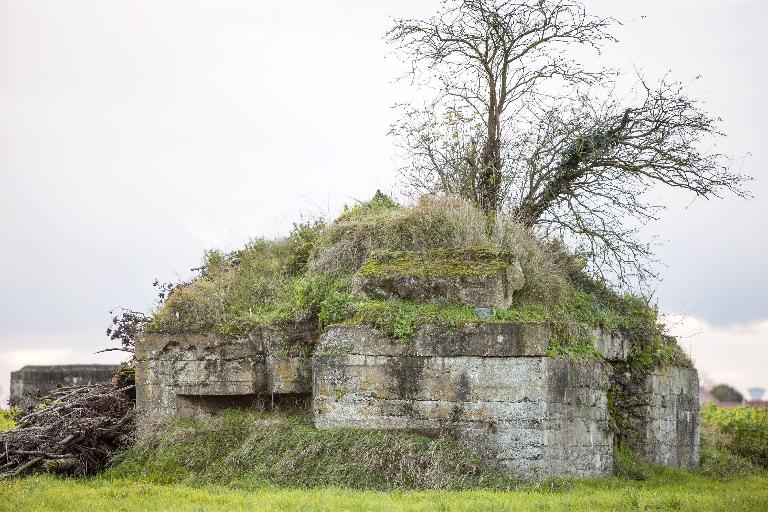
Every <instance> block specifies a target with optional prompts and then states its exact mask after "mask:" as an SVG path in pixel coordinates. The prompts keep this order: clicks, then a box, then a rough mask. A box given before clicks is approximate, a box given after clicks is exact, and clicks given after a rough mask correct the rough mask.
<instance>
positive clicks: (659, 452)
mask: <svg viewBox="0 0 768 512" xmlns="http://www.w3.org/2000/svg"><path fill="white" fill-rule="evenodd" d="M433 256H434V255H432V254H428V255H426V256H425V255H424V254H411V253H390V254H389V255H387V256H385V257H382V256H376V257H374V258H372V259H371V260H369V261H368V262H367V263H366V265H364V266H363V268H362V269H361V270H360V272H358V274H357V275H356V276H355V279H354V281H353V285H352V291H353V293H355V294H358V296H363V297H376V298H382V297H384V298H386V297H397V300H408V301H411V302H415V303H419V302H430V301H442V302H445V301H449V302H455V303H456V302H457V303H460V304H463V305H469V306H472V305H474V306H477V307H478V308H482V309H483V310H486V312H487V310H490V309H493V308H506V307H509V304H510V303H511V301H512V297H513V294H514V292H515V291H516V290H518V289H520V287H522V285H523V277H522V273H521V272H520V267H519V264H518V263H517V261H516V260H515V259H514V258H511V257H508V256H507V255H503V257H499V254H498V253H488V252H484V253H482V256H481V257H480V264H479V265H478V264H477V263H478V259H477V258H475V259H472V258H471V257H470V255H467V254H463V253H461V252H452V253H451V254H450V255H449V260H450V261H449V263H451V264H449V265H431V266H430V265H426V266H425V265H422V264H421V263H420V262H421V261H424V260H425V258H426V259H429V258H431V257H433ZM462 258H464V259H470V260H471V261H470V264H471V265H469V267H470V268H471V269H472V272H471V273H470V274H471V275H469V274H466V273H463V272H456V271H455V266H454V265H453V263H457V264H460V263H461V260H462ZM425 269H426V270H425ZM477 269H480V270H479V271H478V270H477ZM465 285H466V286H465ZM467 290H469V291H467ZM478 311H479V310H478ZM305 334H306V333H305ZM561 334H562V333H558V332H556V331H555V330H554V329H553V328H552V327H551V326H550V325H549V324H548V323H547V322H545V321H541V322H531V321H526V322H513V321H491V319H485V320H478V321H472V322H464V323H458V324H450V323H445V322H439V321H436V322H428V323H424V324H421V325H419V326H418V328H417V329H416V330H415V332H414V334H413V336H412V337H410V338H409V339H407V340H403V339H396V338H394V337H393V336H391V335H388V334H386V333H384V332H382V331H381V330H379V329H377V328H375V327H373V326H371V325H367V324H360V323H355V322H347V323H341V324H337V325H330V326H327V327H326V328H325V329H324V330H323V332H322V333H320V334H319V335H318V336H317V337H316V338H314V339H312V340H311V343H307V342H306V341H307V340H306V339H304V340H302V341H301V343H297V342H296V340H295V339H292V334H291V329H285V328H281V327H263V328H259V329H255V330H253V331H252V332H250V333H249V334H248V335H247V336H239V337H229V338H227V337H223V336H220V335H216V334H211V333H207V334H200V333H161V332H146V333H143V334H142V336H141V337H140V340H139V342H138V343H137V350H136V360H137V362H136V379H137V406H138V408H139V410H140V412H141V414H143V415H145V416H147V417H169V416H174V415H182V416H194V415H197V414H204V413H215V412H217V411H219V410H221V409H222V408H226V407H232V406H256V407H259V408H262V409H265V410H272V409H285V408H299V409H301V408H308V409H311V414H312V417H313V419H314V423H315V426H316V428H319V429H329V428H349V427H351V428H366V429H395V430H414V431H419V432H424V433H428V434H443V433H444V434H449V435H451V436H453V437H455V438H456V439H457V440H458V441H459V442H460V443H461V444H463V445H464V446H465V447H466V448H468V449H469V450H471V451H473V452H475V453H477V454H478V455H480V456H481V457H482V458H483V459H484V460H485V461H487V462H488V463H490V464H492V465H494V466H496V467H498V468H500V469H502V470H504V471H505V472H507V473H508V474H510V475H512V476H514V477H517V478H521V479H526V480H540V479H545V478H550V477H557V476H603V475H608V474H610V473H611V472H612V466H613V455H614V451H615V449H616V448H617V447H618V446H619V445H626V446H629V447H630V448H632V449H633V450H634V451H635V453H637V454H638V455H639V456H641V457H642V458H643V459H645V460H647V461H649V462H654V463H660V464H665V465H669V466H675V467H686V468H693V467H696V466H697V465H698V461H699V444H698V435H699V430H698V429H699V424H698V421H699V420H698V399H697V398H698V377H697V373H696V370H695V369H694V368H692V367H691V366H690V365H687V364H682V363H680V364H678V363H675V362H674V361H672V362H670V363H669V364H667V365H665V366H656V367H654V368H651V369H649V370H647V371H644V372H638V371H637V369H636V368H633V367H632V365H630V364H629V360H630V358H631V354H632V350H633V341H632V340H629V339H625V338H624V337H622V336H620V335H619V334H617V333H616V332H609V331H605V330H603V329H600V328H593V329H592V330H591V331H590V332H588V333H586V334H587V336H586V339H588V340H590V341H589V343H590V347H591V348H590V350H591V352H589V354H590V355H589V357H558V356H557V354H555V353H553V351H552V347H553V344H557V343H560V340H559V336H561ZM305 338H306V336H305ZM667 343H674V340H667Z"/></svg>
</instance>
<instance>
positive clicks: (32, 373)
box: [10, 364, 118, 400]
mask: <svg viewBox="0 0 768 512" xmlns="http://www.w3.org/2000/svg"><path fill="white" fill-rule="evenodd" d="M117 369H118V366H117V365H112V364H70V365H61V366H25V367H24V368H22V369H20V370H16V371H15V372H11V390H10V391H11V400H13V399H16V398H21V397H22V396H24V395H27V394H37V393H43V394H44V393H48V392H49V391H51V390H53V389H55V388H56V387H59V386H76V385H81V384H88V383H89V382H106V381H108V380H109V379H111V378H112V376H113V375H114V374H115V372H116V371H117Z"/></svg>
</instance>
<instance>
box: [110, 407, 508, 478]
mask: <svg viewBox="0 0 768 512" xmlns="http://www.w3.org/2000/svg"><path fill="white" fill-rule="evenodd" d="M106 477H108V478H113V477H115V478H132V479H137V480H139V481H142V482H148V483H162V484H179V483H183V484H185V485H192V486H199V485H208V484H220V485H227V486H230V487H234V488H241V489H254V488H261V487H264V486H281V487H316V486H329V485H333V486H340V487H350V488H358V489H392V490H394V489H399V490H407V489H466V488H476V487H485V488H500V487H507V486H509V485H511V484H512V482H511V481H510V480H509V479H508V478H505V477H504V476H502V475H501V474H500V473H499V472H498V471H496V470H493V469H491V468H490V467H488V466H487V465H486V464H485V463H483V462H482V461H480V459H479V458H478V457H477V456H475V455H473V454H471V453H469V452H467V451H466V450H464V449H462V448H461V447H459V445H458V444H457V443H456V442H455V441H454V440H452V439H449V438H447V437H438V438H429V437H425V436H423V435H419V434H413V433H406V432H395V431H375V430H356V429H334V430H316V429H315V428H314V426H313V425H312V422H311V418H310V417H308V416H305V415H287V414H280V413H274V412H272V413H259V412H257V411H244V410H228V411H226V412H224V413H222V414H221V415H219V416H217V417H213V418H208V419H206V420H201V421H193V420H178V421H176V422H175V423H173V424H172V425H170V426H169V427H168V428H167V429H165V428H164V429H163V431H162V432H158V434H157V435H156V437H154V438H152V440H151V441H148V442H144V443H140V444H137V445H135V446H134V447H132V448H131V449H129V450H128V451H127V452H125V453H124V454H123V455H122V456H120V457H119V458H118V460H117V465H116V466H115V467H113V468H112V469H110V470H109V471H108V472H107V473H106Z"/></svg>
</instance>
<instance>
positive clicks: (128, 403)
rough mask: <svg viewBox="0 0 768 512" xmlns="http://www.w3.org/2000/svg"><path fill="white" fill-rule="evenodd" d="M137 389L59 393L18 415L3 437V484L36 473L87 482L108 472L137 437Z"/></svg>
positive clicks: (97, 387)
mask: <svg viewBox="0 0 768 512" xmlns="http://www.w3.org/2000/svg"><path fill="white" fill-rule="evenodd" d="M132 388H133V386H123V387H118V386H116V385H115V383H114V382H113V383H104V384H89V385H86V386H73V387H66V388H58V389H56V390H54V391H52V392H51V393H50V394H48V395H46V396H44V397H43V398H42V399H41V400H40V401H39V402H37V403H30V404H26V407H24V408H23V409H22V410H20V411H18V412H16V413H15V414H14V420H15V423H16V428H15V429H13V430H9V431H6V432H0V479H2V478H5V477H10V476H16V475H24V474H29V473H36V472H52V473H58V474H66V475H75V476H83V475H87V474H91V473H95V472H97V471H99V470H101V469H103V468H104V467H105V466H106V465H107V463H108V462H109V459H110V457H111V456H112V454H113V453H114V452H115V451H116V450H118V449H119V448H122V447H124V446H127V445H128V444H129V443H130V442H131V440H132V438H133V432H134V404H133V400H131V398H130V396H129V394H128V393H127V392H128V391H129V390H131V389H132Z"/></svg>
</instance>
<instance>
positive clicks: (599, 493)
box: [0, 407, 768, 512]
mask: <svg viewBox="0 0 768 512" xmlns="http://www.w3.org/2000/svg"><path fill="white" fill-rule="evenodd" d="M702 419H703V427H704V429H703V430H704V435H703V438H702V443H703V449H702V468H701V470H700V471H698V472H696V473H690V472H686V471H681V470H674V469H669V468H662V467H657V466H650V465H645V464H639V463H638V462H637V461H636V460H634V459H632V457H629V453H624V452H620V454H619V457H618V458H617V461H616V464H617V472H618V474H621V475H624V477H622V478H619V477H613V478H603V479H598V478H592V479H584V480H575V479H563V480H554V481H550V482H545V483H541V484H519V483H515V482H514V481H512V480H510V479H508V478H503V477H500V476H499V475H498V474H496V472H495V471H493V470H491V469H490V468H488V467H485V466H483V464H482V463H480V462H479V461H477V460H473V459H472V457H471V456H470V454H468V453H466V452H465V451H463V449H461V448H460V447H458V446H456V445H455V444H454V443H452V442H450V441H448V440H445V439H439V438H438V439H431V438H427V437H424V436H419V435H417V434H409V433H396V432H376V431H359V430H354V429H338V430H331V431H316V430H314V429H313V428H312V427H311V424H310V423H309V422H308V420H307V418H305V417H303V416H302V415H275V414H274V413H272V414H271V415H267V414H265V413H259V412H255V411H228V412H225V413H223V414H221V415H220V416H217V417H214V418H210V419H208V420H205V421H190V420H177V421H176V422H174V423H172V424H168V425H165V426H164V427H163V428H162V430H160V431H159V432H158V435H157V437H155V438H154V439H153V440H152V442H150V443H148V444H146V443H145V444H142V443H140V444H138V445H136V446H134V447H133V448H131V449H129V450H128V451H126V452H124V453H123V454H121V455H120V456H119V457H117V458H116V460H115V464H116V465H115V466H114V467H112V468H111V469H109V470H107V471H106V472H105V473H102V474H101V475H98V476H94V477H90V478H84V479H72V478H58V477H54V476H50V475H42V476H31V477H26V478H19V479H9V480H1V479H0V512H5V511H9V512H25V511H30V512H38V511H40V512H46V511H50V512H54V511H56V512H58V511H61V512H64V511H67V512H69V511H102V510H108V511H114V512H121V511H125V512H128V511H144V510H149V511H206V512H207V511H224V510H226V511H241V510H242V511H246V510H248V511H261V510H263V511H283V510H285V511H307V512H310V511H332V510H348V511H432V510H457V511H473V512H474V511H485V510H488V511H528V510H530V511H561V510H562V511H609V510H610V511H651V510H653V511H678V510H690V511H699V510H703V511H707V512H713V511H720V510H723V511H739V510H748V511H753V510H754V511H764V510H768V473H766V471H765V470H764V469H763V467H762V465H761V462H762V461H763V460H764V459H763V457H764V454H765V450H764V448H763V444H764V443H763V442H762V441H763V440H764V434H765V431H766V423H765V420H766V415H765V412H764V411H753V410H749V409H746V408H742V409H729V410H725V411H721V410H719V409H715V408H711V407H709V408H705V410H704V413H703V415H702ZM741 434H744V435H742V436H741V437H739V436H740V435H741ZM746 434H749V435H748V436H746ZM742 437H743V438H744V439H742ZM745 439H746V441H745ZM0 449H2V447H1V446H0ZM628 457H629V458H628ZM340 486H341V487H340ZM428 488H431V489H435V488H437V489H443V488H445V489H452V490H422V489H428ZM398 489H411V490H398Z"/></svg>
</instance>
